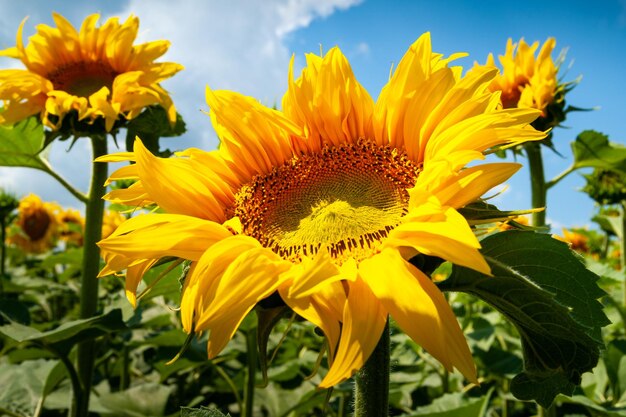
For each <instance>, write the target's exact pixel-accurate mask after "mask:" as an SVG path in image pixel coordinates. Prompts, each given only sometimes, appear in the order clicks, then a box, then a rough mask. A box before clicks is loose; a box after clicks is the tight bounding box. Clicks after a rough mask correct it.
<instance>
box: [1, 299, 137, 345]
mask: <svg viewBox="0 0 626 417" xmlns="http://www.w3.org/2000/svg"><path fill="white" fill-rule="evenodd" d="M126 328H127V327H126V325H125V324H124V321H123V320H122V312H121V311H120V310H112V311H110V312H108V313H106V314H103V315H101V316H96V317H92V318H90V319H83V320H75V321H70V322H67V323H63V324H62V325H60V326H59V327H57V328H56V329H53V330H48V331H46V332H40V331H39V330H36V329H34V328H32V327H28V326H24V325H22V324H19V323H16V322H12V323H10V324H7V325H4V326H0V334H3V335H5V336H7V337H9V338H11V339H13V340H15V341H16V342H32V343H36V344H39V345H42V346H44V347H52V348H54V350H55V351H58V352H60V353H62V354H67V353H68V352H69V351H70V350H71V349H72V347H73V346H74V345H75V344H76V343H78V342H80V341H83V340H87V339H93V338H96V337H98V336H102V335H104V334H107V333H110V332H113V331H119V330H123V329H126Z"/></svg>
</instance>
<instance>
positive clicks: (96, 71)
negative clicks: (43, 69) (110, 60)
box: [47, 61, 118, 97]
mask: <svg viewBox="0 0 626 417" xmlns="http://www.w3.org/2000/svg"><path fill="white" fill-rule="evenodd" d="M117 75H118V73H117V72H116V71H115V70H114V69H113V68H111V66H110V65H108V64H106V63H104V62H101V61H95V62H84V61H79V62H72V63H70V64H66V65H63V66H61V67H58V68H57V69H55V70H54V71H52V72H51V73H49V74H48V75H47V78H48V79H49V80H50V81H51V82H52V85H54V89H55V90H62V91H66V92H68V93H70V94H72V95H74V96H78V97H89V96H90V95H92V94H93V93H95V92H96V91H98V90H100V89H101V88H102V87H107V88H108V89H109V91H111V89H112V86H113V80H114V79H115V77H116V76H117Z"/></svg>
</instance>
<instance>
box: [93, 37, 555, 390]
mask: <svg viewBox="0 0 626 417" xmlns="http://www.w3.org/2000/svg"><path fill="white" fill-rule="evenodd" d="M459 56H463V54H457V55H453V56H452V57H449V58H444V57H443V56H442V55H441V54H436V53H433V52H432V50H431V41H430V35H429V34H424V35H423V36H421V37H420V39H418V40H417V41H416V42H415V43H414V44H413V45H412V46H411V47H410V49H409V50H408V52H407V53H406V55H405V56H404V57H403V58H402V60H401V61H400V63H399V65H398V66H397V68H396V70H395V72H394V74H393V76H392V77H391V78H390V80H389V82H388V84H387V85H386V86H385V87H384V89H383V90H382V92H381V94H380V96H379V98H378V101H377V102H376V103H374V101H373V100H372V98H371V97H370V95H369V94H368V92H367V91H366V90H365V89H364V88H363V87H362V86H361V85H360V84H359V83H358V82H357V80H356V79H355V77H354V75H353V73H352V70H351V68H350V65H349V63H348V61H347V60H346V58H345V57H344V56H343V55H342V53H341V51H340V50H339V49H338V48H336V47H335V48H333V49H331V50H330V51H328V53H327V54H326V55H325V56H323V57H320V56H316V55H312V54H310V55H307V57H306V60H307V65H306V67H305V68H304V69H303V71H302V74H301V75H300V77H299V78H297V79H295V80H294V76H293V60H292V62H291V66H290V71H289V87H288V90H287V92H286V94H285V96H284V98H283V101H282V108H283V110H282V111H278V110H273V109H271V108H267V107H265V106H263V105H261V104H260V103H258V102H257V101H255V100H254V99H252V98H250V97H245V96H242V95H240V94H237V93H234V92H230V91H213V90H211V89H208V88H207V95H206V97H207V103H208V105H209V107H210V116H211V120H212V123H213V126H214V128H215V130H216V132H217V134H218V136H219V137H220V139H221V145H220V147H219V149H218V150H214V151H211V152H204V151H201V150H199V149H188V150H186V151H183V152H181V153H179V154H177V157H175V158H170V159H163V158H158V157H155V156H153V155H152V154H151V153H150V152H148V150H147V149H146V148H145V147H144V145H143V144H142V142H141V141H140V140H136V141H135V144H134V152H131V153H122V154H117V155H111V156H108V157H105V158H103V159H101V161H109V162H112V161H123V160H131V161H134V162H135V164H132V165H129V166H125V167H123V168H120V169H119V170H117V171H116V172H114V173H113V174H112V176H111V178H110V181H113V180H118V179H134V180H136V182H135V184H134V185H133V186H132V187H129V188H128V189H125V190H115V191H113V192H112V193H110V194H109V195H108V197H107V198H109V199H111V200H112V201H114V202H119V203H123V204H129V203H131V202H132V203H135V204H142V205H146V204H156V205H158V206H159V207H160V208H161V209H162V210H164V211H166V212H167V213H160V214H159V213H154V214H148V215H142V216H138V217H135V218H131V219H130V220H128V221H126V222H124V223H123V224H122V225H120V227H119V228H118V229H117V230H116V231H115V232H114V233H113V234H112V235H111V236H110V237H109V238H107V239H105V240H103V241H101V242H100V243H99V245H100V247H101V248H102V249H104V250H106V251H107V252H108V253H109V256H108V257H107V259H106V260H107V265H106V266H105V268H104V269H103V271H102V272H101V275H106V274H109V273H112V272H116V271H122V270H124V269H127V278H126V285H127V293H128V294H129V297H130V298H131V300H132V299H133V297H134V291H135V290H136V288H137V285H138V283H139V281H140V279H141V276H142V274H143V273H144V272H145V271H146V270H147V269H148V268H149V267H150V266H152V265H153V264H154V263H155V262H156V261H157V260H158V259H160V258H163V257H166V256H176V257H181V258H184V259H187V260H190V261H192V264H191V268H190V272H189V274H188V275H187V277H186V280H185V283H184V287H183V294H182V301H181V318H182V323H183V328H184V329H185V331H186V332H188V333H192V332H196V333H197V332H203V331H208V332H209V341H208V354H209V357H214V356H216V355H217V354H218V353H219V352H220V351H221V350H222V349H223V348H224V346H225V345H226V344H227V343H228V341H229V339H230V338H231V337H232V336H233V334H234V333H235V331H236V329H237V327H238V326H239V324H240V323H241V321H242V320H243V318H244V317H245V316H246V314H247V313H248V312H249V311H250V310H251V309H252V308H253V307H254V306H255V305H256V304H257V303H258V302H259V301H260V300H263V299H264V298H266V297H268V296H270V295H272V294H274V293H275V292H277V293H278V294H279V295H280V297H281V298H282V300H283V301H284V302H285V303H286V304H287V305H288V306H289V307H290V308H291V309H293V310H294V311H295V312H296V313H298V314H299V315H300V316H302V317H304V318H305V319H307V320H308V321H310V322H312V323H314V324H315V325H316V326H318V327H320V328H321V329H322V331H323V332H324V334H325V336H326V338H327V340H328V345H329V362H330V363H331V366H330V369H329V371H328V373H327V374H326V376H325V378H324V379H323V381H322V382H321V386H322V387H328V386H332V385H334V384H336V383H339V382H341V381H343V380H345V379H346V378H349V377H350V376H351V375H352V374H353V373H354V372H355V371H356V370H358V369H359V368H360V367H361V366H362V365H363V364H364V363H365V361H366V360H367V358H368V356H369V355H370V353H371V352H372V351H373V349H374V347H375V346H376V344H377V342H378V340H379V338H380V335H381V333H382V331H383V329H384V327H385V323H386V320H387V317H388V315H391V316H392V317H393V318H394V319H395V321H396V323H397V324H398V325H399V326H400V327H401V328H402V329H403V330H404V331H405V332H406V333H407V334H408V335H409V336H410V337H411V338H412V339H413V340H415V341H416V342H417V343H419V344H420V345H422V346H423V347H424V348H425V349H426V350H428V352H430V353H431V354H432V355H433V356H434V357H436V358H437V359H438V360H439V361H440V362H441V363H442V364H443V365H444V366H445V367H446V369H448V370H452V369H453V368H454V367H456V368H457V369H458V370H459V371H460V372H462V373H463V375H465V376H466V377H467V378H468V379H469V380H471V381H476V371H475V367H474V364H473V361H472V357H471V354H470V351H469V348H468V346H467V343H466V341H465V339H464V337H463V333H462V331H461V329H460V327H459V325H458V322H457V321H456V318H455V316H454V314H453V312H452V310H451V308H450V306H449V305H448V304H447V303H446V300H445V298H444V296H443V295H442V293H441V292H440V291H439V290H438V288H437V287H436V286H435V284H433V282H432V281H431V279H430V278H429V277H428V276H426V275H425V274H424V273H423V272H422V271H420V270H419V269H418V268H416V267H415V266H413V265H412V264H411V263H410V262H409V261H408V259H410V258H411V257H413V256H414V255H416V254H418V253H421V254H425V255H431V256H437V257H440V258H443V259H445V260H448V261H451V262H453V263H455V264H458V265H463V266H466V267H469V268H473V269H475V270H478V271H481V272H483V273H485V274H489V273H490V269H489V266H488V265H487V263H486V262H485V260H484V259H483V257H482V255H481V254H480V252H479V251H478V249H479V248H480V244H479V243H478V240H477V239H476V237H475V235H474V233H473V231H472V229H471V228H470V226H469V225H468V223H467V221H466V220H465V218H464V217H463V216H462V215H461V214H460V213H459V212H458V211H457V208H460V207H463V206H465V205H466V204H468V203H470V202H473V201H475V200H477V199H478V198H479V197H480V196H481V195H482V194H483V193H484V192H486V191H487V190H489V189H491V188H492V187H493V186H495V185H497V184H500V183H502V182H503V181H505V180H506V179H507V178H509V177H510V176H511V175H512V174H513V173H514V172H515V171H516V170H517V169H518V168H519V165H517V164H508V163H491V164H483V165H476V166H473V167H471V168H466V165H467V163H469V162H470V161H472V160H476V159H483V157H484V156H483V151H485V150H486V149H488V148H491V147H494V146H499V145H515V144H517V143H519V142H522V141H528V140H539V139H541V138H543V137H544V136H545V135H544V134H543V133H541V132H538V131H536V130H534V129H533V128H532V127H530V126H529V123H531V122H532V121H533V120H534V119H535V118H536V117H537V116H538V115H539V112H538V111H537V110H534V109H500V107H501V106H500V104H499V99H500V96H499V93H491V92H490V91H489V90H488V89H487V86H488V85H489V83H490V82H491V81H492V80H493V78H494V77H495V76H496V73H497V70H496V69H495V68H484V69H480V70H475V71H472V73H471V74H469V75H467V76H465V77H461V71H462V69H461V68H460V67H449V63H450V62H451V61H452V60H453V59H455V58H457V57H459Z"/></svg>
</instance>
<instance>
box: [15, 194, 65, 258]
mask: <svg viewBox="0 0 626 417" xmlns="http://www.w3.org/2000/svg"><path fill="white" fill-rule="evenodd" d="M60 213H61V207H60V206H58V205H57V204H56V203H49V202H42V201H41V199H40V198H39V197H38V196H36V195H34V194H29V195H27V196H26V197H24V198H22V199H21V200H20V204H19V207H18V215H17V219H16V220H15V222H14V224H13V225H12V226H10V227H9V234H8V237H7V242H8V243H9V244H11V245H15V246H17V247H19V248H20V249H22V250H23V251H24V252H27V253H42V252H46V251H48V250H50V249H52V248H53V247H54V246H55V244H56V242H57V240H58V237H59V235H58V231H59V215H60Z"/></svg>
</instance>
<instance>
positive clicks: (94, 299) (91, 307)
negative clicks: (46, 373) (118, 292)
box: [77, 138, 107, 417]
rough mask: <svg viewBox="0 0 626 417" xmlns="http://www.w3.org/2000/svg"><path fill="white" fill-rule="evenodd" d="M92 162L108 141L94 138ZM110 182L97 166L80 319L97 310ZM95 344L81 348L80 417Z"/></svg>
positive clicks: (85, 405) (85, 408)
mask: <svg viewBox="0 0 626 417" xmlns="http://www.w3.org/2000/svg"><path fill="white" fill-rule="evenodd" d="M91 146H92V149H93V159H96V158H97V157H99V156H102V155H106V153H107V143H106V138H91ZM106 179H107V164H103V163H97V162H94V163H93V164H92V171H91V184H90V186H89V198H88V201H87V207H86V210H85V235H84V246H83V263H82V277H81V287H80V318H89V317H93V316H94V315H95V313H96V311H97V310H98V278H97V276H98V271H99V270H100V248H98V246H97V245H96V242H98V241H99V240H100V237H101V235H102V217H103V215H104V200H102V196H103V195H104V190H105V188H104V182H105V181H106ZM95 347H96V342H95V340H93V339H92V340H88V341H85V342H81V343H80V344H79V345H78V355H77V369H78V376H79V378H80V382H81V385H82V386H83V390H84V393H85V394H84V395H83V401H81V403H80V406H79V410H78V414H77V415H78V417H86V416H87V413H88V409H89V393H90V392H91V378H92V374H93V368H94V361H95V350H96V349H95Z"/></svg>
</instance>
